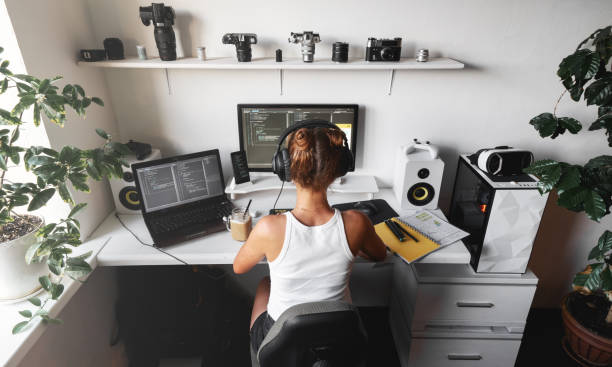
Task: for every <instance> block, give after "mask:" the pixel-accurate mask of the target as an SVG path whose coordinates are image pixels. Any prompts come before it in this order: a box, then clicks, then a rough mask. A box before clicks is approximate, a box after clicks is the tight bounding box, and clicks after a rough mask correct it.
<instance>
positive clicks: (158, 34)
mask: <svg viewBox="0 0 612 367" xmlns="http://www.w3.org/2000/svg"><path fill="white" fill-rule="evenodd" d="M153 35H154V36H155V44H156V45H157V50H158V51H159V58H160V59H162V61H173V60H176V37H175V35H174V31H173V30H172V27H170V28H167V27H155V29H154V30H153Z"/></svg>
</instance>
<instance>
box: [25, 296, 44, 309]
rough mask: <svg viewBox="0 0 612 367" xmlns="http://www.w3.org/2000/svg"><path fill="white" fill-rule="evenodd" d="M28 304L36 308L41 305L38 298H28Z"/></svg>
mask: <svg viewBox="0 0 612 367" xmlns="http://www.w3.org/2000/svg"><path fill="white" fill-rule="evenodd" d="M28 302H30V303H31V304H33V305H34V306H38V307H40V305H41V304H42V302H41V301H40V298H38V297H30V298H28Z"/></svg>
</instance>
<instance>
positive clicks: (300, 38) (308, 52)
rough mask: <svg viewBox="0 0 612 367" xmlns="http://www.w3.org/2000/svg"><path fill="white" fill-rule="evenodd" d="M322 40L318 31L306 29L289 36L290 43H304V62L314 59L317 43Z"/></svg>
mask: <svg viewBox="0 0 612 367" xmlns="http://www.w3.org/2000/svg"><path fill="white" fill-rule="evenodd" d="M318 42H321V37H319V34H318V33H313V32H312V31H304V32H302V33H293V32H291V36H290V37H289V43H300V44H301V45H302V60H303V61H304V62H312V61H313V60H314V53H315V43H318Z"/></svg>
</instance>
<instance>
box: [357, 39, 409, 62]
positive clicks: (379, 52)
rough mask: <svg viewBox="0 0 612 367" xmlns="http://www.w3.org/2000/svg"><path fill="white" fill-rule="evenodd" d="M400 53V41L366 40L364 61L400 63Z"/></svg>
mask: <svg viewBox="0 0 612 367" xmlns="http://www.w3.org/2000/svg"><path fill="white" fill-rule="evenodd" d="M401 53H402V39H401V38H399V37H397V38H394V39H376V38H368V46H367V47H366V56H365V59H366V61H400V55H401Z"/></svg>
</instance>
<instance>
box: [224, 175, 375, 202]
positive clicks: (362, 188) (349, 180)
mask: <svg viewBox="0 0 612 367" xmlns="http://www.w3.org/2000/svg"><path fill="white" fill-rule="evenodd" d="M282 183H283V182H282V181H281V180H280V179H279V178H278V177H277V176H276V175H274V174H272V173H256V174H253V173H251V181H249V182H245V183H242V184H236V183H235V180H234V178H233V177H232V179H231V181H230V183H229V184H228V185H227V187H226V188H225V193H226V194H229V195H230V198H231V199H232V200H234V199H236V196H237V195H245V194H250V193H252V192H256V191H266V190H278V189H280V188H281V185H282ZM284 189H285V190H295V185H294V184H293V183H291V182H285V185H284ZM329 190H330V191H331V192H335V193H345V194H368V198H369V199H372V198H373V197H374V193H377V192H378V185H377V184H376V179H375V178H374V176H369V175H358V174H355V173H349V174H347V175H346V176H344V177H341V178H338V179H336V180H334V182H333V183H332V184H331V185H330V186H329Z"/></svg>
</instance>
